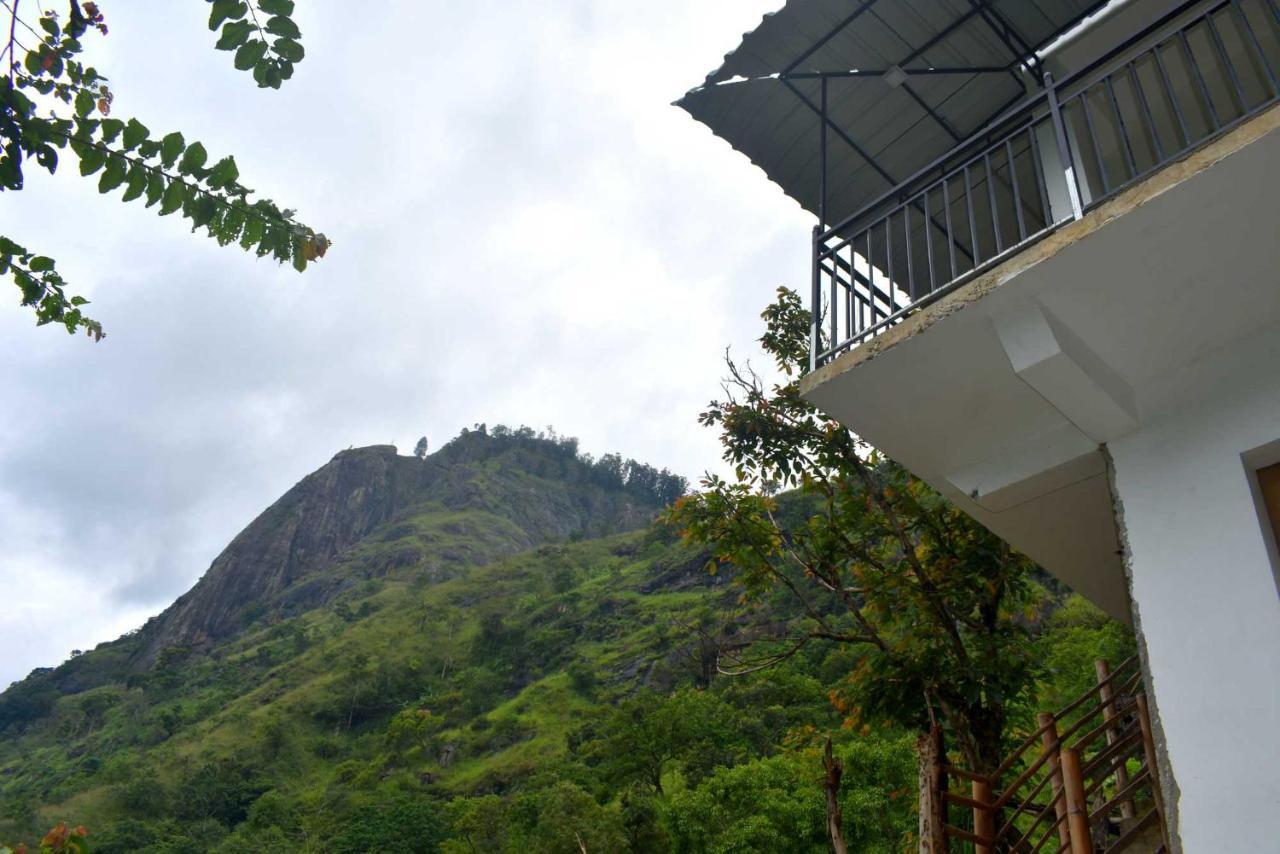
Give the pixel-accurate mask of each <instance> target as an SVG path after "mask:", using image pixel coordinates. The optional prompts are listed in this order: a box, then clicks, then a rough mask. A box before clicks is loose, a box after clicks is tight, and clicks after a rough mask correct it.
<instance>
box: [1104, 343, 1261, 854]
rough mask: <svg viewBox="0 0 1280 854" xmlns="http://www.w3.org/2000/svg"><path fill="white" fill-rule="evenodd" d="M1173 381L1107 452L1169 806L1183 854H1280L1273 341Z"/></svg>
mask: <svg viewBox="0 0 1280 854" xmlns="http://www.w3.org/2000/svg"><path fill="white" fill-rule="evenodd" d="M1179 374H1180V375H1179V376H1175V377H1170V378H1169V380H1168V383H1167V389H1166V395H1165V402H1164V403H1163V405H1162V407H1161V408H1162V411H1160V412H1158V413H1153V417H1151V418H1148V419H1144V424H1143V426H1142V428H1140V429H1139V430H1138V431H1137V432H1135V433H1132V434H1130V435H1128V436H1125V437H1124V438H1122V439H1119V440H1115V441H1113V442H1112V443H1110V444H1109V446H1108V449H1109V451H1110V455H1111V458H1112V464H1113V466H1114V472H1113V484H1114V490H1115V493H1116V495H1115V497H1116V502H1117V511H1118V514H1119V521H1120V522H1121V526H1122V540H1123V541H1124V546H1125V550H1126V559H1127V564H1128V569H1129V574H1130V583H1131V587H1132V595H1133V602H1134V612H1135V613H1134V616H1135V624H1136V626H1137V628H1138V631H1139V633H1140V636H1141V639H1142V642H1143V646H1144V649H1145V651H1146V653H1147V663H1148V667H1149V676H1150V680H1151V690H1152V692H1153V694H1154V699H1155V704H1156V712H1157V714H1158V722H1159V723H1158V725H1159V728H1160V729H1161V730H1162V735H1163V739H1162V741H1163V745H1162V747H1163V751H1164V754H1165V759H1166V763H1167V766H1168V769H1166V770H1169V769H1171V771H1172V776H1173V778H1174V782H1173V783H1172V784H1169V785H1167V787H1166V788H1173V789H1174V790H1175V791H1174V792H1167V796H1170V795H1171V796H1172V797H1171V798H1170V799H1171V800H1174V801H1175V803H1174V804H1171V806H1172V807H1173V810H1172V811H1173V812H1174V813H1175V815H1174V816H1173V818H1174V820H1175V821H1176V830H1177V833H1178V835H1179V836H1180V837H1181V840H1182V850H1184V851H1186V852H1191V854H1198V852H1254V851H1256V852H1262V851H1280V773H1278V772H1277V769H1278V768H1280V595H1278V594H1277V583H1276V578H1277V576H1276V567H1275V565H1274V546H1273V538H1272V536H1271V534H1270V532H1269V531H1268V527H1269V525H1267V520H1266V511H1265V509H1264V508H1260V505H1259V502H1260V499H1261V490H1260V489H1259V487H1258V483H1257V478H1256V471H1257V469H1259V468H1261V467H1262V466H1264V465H1267V464H1269V463H1274V462H1276V459H1275V457H1276V456H1277V454H1278V453H1280V443H1277V440H1278V439H1280V333H1277V332H1271V333H1268V334H1266V335H1263V336H1260V337H1257V338H1255V339H1252V340H1250V341H1247V342H1242V343H1241V344H1240V345H1239V347H1237V348H1233V349H1232V350H1231V352H1227V353H1220V354H1219V355H1218V356H1216V357H1215V358H1213V359H1208V360H1202V361H1201V362H1200V363H1199V364H1197V365H1195V366H1193V368H1192V369H1191V370H1190V371H1186V372H1179ZM1179 388H1182V389H1188V390H1194V389H1202V391H1200V392H1198V393H1191V394H1184V393H1180V392H1178V389H1179Z"/></svg>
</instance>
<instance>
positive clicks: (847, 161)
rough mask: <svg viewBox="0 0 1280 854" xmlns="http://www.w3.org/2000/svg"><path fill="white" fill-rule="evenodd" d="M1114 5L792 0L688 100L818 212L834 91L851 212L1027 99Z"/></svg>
mask: <svg viewBox="0 0 1280 854" xmlns="http://www.w3.org/2000/svg"><path fill="white" fill-rule="evenodd" d="M1106 2H1107V0H858V2H855V0H788V2H787V3H786V5H784V6H783V7H782V8H781V9H779V10H778V11H776V12H773V13H771V14H768V15H766V16H765V17H764V19H763V20H762V21H761V23H760V25H759V26H758V27H757V28H756V29H755V30H753V31H752V32H750V33H747V34H746V35H745V36H744V38H743V41H742V44H741V45H739V46H738V47H737V49H735V50H734V51H733V52H732V53H730V54H728V55H727V56H726V57H725V60H724V63H723V64H722V65H721V66H720V67H719V68H718V69H716V70H715V71H713V72H712V73H711V74H709V75H708V76H707V79H706V81H705V82H704V83H703V84H702V85H701V86H699V87H698V88H696V89H693V90H692V91H690V92H688V93H687V94H686V95H685V96H684V97H683V98H681V99H680V100H679V101H677V102H676V104H677V106H680V107H682V108H683V109H685V110H686V111H688V112H689V114H690V115H692V116H693V117H694V118H695V119H697V120H698V121H700V122H702V123H703V124H705V125H707V126H708V127H709V128H711V130H712V131H713V132H714V133H715V134H716V135H717V136H720V137H722V138H723V139H725V140H726V141H728V143H729V144H730V145H732V146H733V147H734V148H736V149H737V150H738V151H740V152H742V153H743V154H745V155H746V156H747V157H749V158H750V159H751V161H752V162H753V163H755V164H756V165H757V166H759V167H760V168H761V169H762V170H764V172H765V174H766V175H768V176H769V178H770V179H772V180H773V181H774V182H776V183H777V184H778V185H779V186H781V187H782V189H783V191H784V192H786V193H787V194H788V195H789V196H791V197H792V198H794V199H796V201H798V202H799V203H800V204H801V206H803V207H804V208H805V209H806V210H809V211H811V212H812V213H814V214H818V213H819V211H820V209H821V206H822V199H821V195H822V191H821V186H822V176H821V163H820V161H821V146H820V135H821V129H822V115H823V113H824V110H823V100H824V98H823V95H824V89H825V102H826V109H825V114H826V117H827V140H828V141H827V146H826V147H827V152H826V159H827V199H826V203H827V204H826V217H825V218H826V221H827V222H828V223H831V222H839V221H840V220H841V219H843V218H844V217H846V216H848V215H850V214H852V213H854V212H855V211H856V210H857V209H859V208H860V207H862V205H864V204H866V203H867V202H870V201H872V200H874V199H875V198H877V197H879V196H880V195H882V194H883V193H884V192H885V191H886V190H889V189H891V188H892V187H894V186H896V185H897V184H898V183H899V182H901V181H903V180H905V179H906V178H908V177H910V176H911V175H913V174H914V173H915V172H917V171H918V170H920V169H921V168H923V167H925V166H927V165H928V164H929V163H931V162H933V161H934V160H935V159H937V158H938V157H940V156H942V155H943V154H945V153H946V152H948V151H950V150H951V149H952V148H954V147H955V146H956V145H957V144H958V143H959V142H961V141H962V140H964V139H966V138H967V137H969V136H970V135H972V134H973V133H974V132H975V131H977V130H979V129H980V128H982V127H983V126H984V125H985V124H987V123H988V122H989V121H990V120H991V119H992V118H994V117H995V116H996V115H998V114H999V113H1000V112H1001V111H1003V110H1004V109H1005V108H1006V107H1008V106H1010V105H1011V104H1013V103H1014V102H1016V101H1017V100H1019V99H1020V98H1021V97H1022V96H1023V95H1025V94H1026V92H1027V91H1028V87H1029V86H1032V85H1036V83H1038V81H1037V80H1036V78H1037V77H1038V73H1037V72H1038V71H1039V69H1038V64H1039V59H1038V55H1037V51H1039V50H1040V49H1041V48H1043V47H1044V46H1045V45H1046V44H1048V43H1050V42H1052V41H1053V40H1054V39H1055V38H1057V37H1058V36H1059V35H1061V34H1062V33H1063V32H1065V31H1067V30H1069V29H1070V28H1071V27H1073V26H1074V25H1075V24H1077V23H1078V22H1079V21H1081V20H1082V19H1083V18H1085V17H1086V16H1088V15H1090V14H1091V13H1093V12H1095V11H1097V10H1098V9H1099V8H1101V7H1102V6H1104V5H1106ZM1028 72H1031V73H1028Z"/></svg>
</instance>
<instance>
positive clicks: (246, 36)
mask: <svg viewBox="0 0 1280 854" xmlns="http://www.w3.org/2000/svg"><path fill="white" fill-rule="evenodd" d="M292 14H293V0H257V3H256V4H254V5H253V6H251V5H249V4H248V3H246V2H244V0H213V4H212V8H211V9H210V10H209V29H211V30H213V31H215V32H217V31H218V30H219V28H221V32H220V33H219V38H218V42H217V44H216V45H214V47H216V48H217V49H218V50H234V51H235V52H236V54H235V66H236V68H238V69H240V70H241V71H249V70H250V69H252V70H253V79H254V80H256V81H257V82H258V86H259V88H263V89H266V88H268V87H270V88H272V89H279V88H280V84H281V83H282V82H284V81H285V80H288V79H289V78H290V77H292V76H293V66H294V65H295V64H296V63H299V62H301V61H302V58H303V57H304V56H305V55H306V51H304V50H303V49H302V44H301V43H300V42H299V41H298V39H299V38H301V37H302V32H301V31H300V30H299V29H298V25H297V24H295V23H294V22H293V18H291V17H290V16H291V15H292ZM259 15H261V18H260V17H259ZM262 19H265V20H266V23H261V21H262Z"/></svg>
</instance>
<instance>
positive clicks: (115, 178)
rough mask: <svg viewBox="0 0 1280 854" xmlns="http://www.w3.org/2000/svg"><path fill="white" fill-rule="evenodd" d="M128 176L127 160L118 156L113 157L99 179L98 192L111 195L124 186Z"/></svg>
mask: <svg viewBox="0 0 1280 854" xmlns="http://www.w3.org/2000/svg"><path fill="white" fill-rule="evenodd" d="M128 175H129V166H128V163H127V162H126V161H125V159H124V158H123V157H121V156H119V155H118V154H117V155H112V156H111V157H110V158H109V159H108V160H107V168H106V169H104V170H102V177H101V178H100V179H98V192H99V193H110V192H111V191H112V190H114V189H115V188H116V187H119V186H120V185H121V184H123V183H124V179H125V178H127V177H128Z"/></svg>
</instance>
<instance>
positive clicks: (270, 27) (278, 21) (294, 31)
mask: <svg viewBox="0 0 1280 854" xmlns="http://www.w3.org/2000/svg"><path fill="white" fill-rule="evenodd" d="M263 29H264V30H266V31H267V32H269V33H273V34H274V35H277V36H284V37H285V38H287V39H296V38H298V37H299V36H301V35H302V30H300V29H298V25H297V24H295V23H294V22H293V20H292V19H291V18H286V17H284V16H283V15H277V16H275V17H274V18H271V19H269V20H268V21H267V25H266V26H265V27H263Z"/></svg>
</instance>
